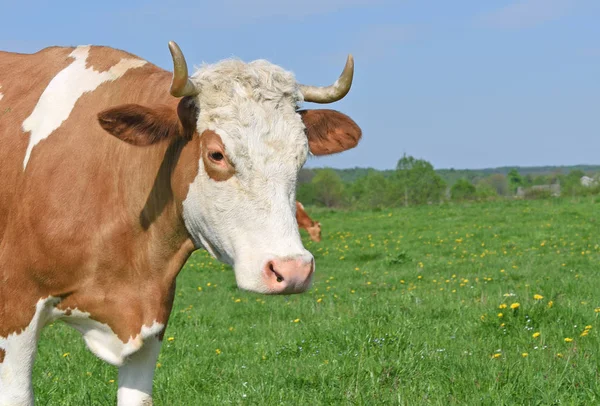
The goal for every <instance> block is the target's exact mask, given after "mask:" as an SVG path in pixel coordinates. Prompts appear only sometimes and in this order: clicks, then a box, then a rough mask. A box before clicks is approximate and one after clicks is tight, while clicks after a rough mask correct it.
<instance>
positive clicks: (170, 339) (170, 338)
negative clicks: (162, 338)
mask: <svg viewBox="0 0 600 406" xmlns="http://www.w3.org/2000/svg"><path fill="white" fill-rule="evenodd" d="M173 340H175V337H169V338H167V341H173Z"/></svg>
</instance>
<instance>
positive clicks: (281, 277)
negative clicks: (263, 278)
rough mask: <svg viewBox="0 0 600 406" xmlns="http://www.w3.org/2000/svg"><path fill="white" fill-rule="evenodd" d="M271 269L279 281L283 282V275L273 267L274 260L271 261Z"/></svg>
mask: <svg viewBox="0 0 600 406" xmlns="http://www.w3.org/2000/svg"><path fill="white" fill-rule="evenodd" d="M269 271H271V272H273V273H274V274H275V277H276V278H277V282H283V276H281V274H279V273H278V272H277V271H276V270H275V267H273V262H269Z"/></svg>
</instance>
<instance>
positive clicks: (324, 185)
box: [311, 169, 345, 207]
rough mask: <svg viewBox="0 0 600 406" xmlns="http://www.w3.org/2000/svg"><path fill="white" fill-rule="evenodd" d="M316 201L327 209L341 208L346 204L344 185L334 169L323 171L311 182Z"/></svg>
mask: <svg viewBox="0 0 600 406" xmlns="http://www.w3.org/2000/svg"><path fill="white" fill-rule="evenodd" d="M311 183H312V185H313V187H314V193H315V194H314V200H315V202H316V203H318V204H321V205H323V206H326V207H336V206H337V207H339V206H342V205H343V203H344V200H345V199H344V198H345V190H344V183H343V182H342V179H341V178H340V176H339V175H338V174H337V173H336V172H335V171H334V170H333V169H321V170H319V171H318V172H317V174H316V175H315V177H314V178H313V179H312V181H311Z"/></svg>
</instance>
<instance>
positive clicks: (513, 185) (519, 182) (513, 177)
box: [507, 168, 523, 194]
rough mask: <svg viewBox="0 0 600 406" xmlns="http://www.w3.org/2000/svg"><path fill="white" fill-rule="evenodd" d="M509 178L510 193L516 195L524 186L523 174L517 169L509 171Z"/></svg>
mask: <svg viewBox="0 0 600 406" xmlns="http://www.w3.org/2000/svg"><path fill="white" fill-rule="evenodd" d="M507 177H508V186H509V187H510V192H511V193H513V194H514V193H516V191H517V188H518V187H519V186H523V177H521V174H520V173H519V171H518V170H516V169H515V168H513V169H511V170H510V171H508V176H507Z"/></svg>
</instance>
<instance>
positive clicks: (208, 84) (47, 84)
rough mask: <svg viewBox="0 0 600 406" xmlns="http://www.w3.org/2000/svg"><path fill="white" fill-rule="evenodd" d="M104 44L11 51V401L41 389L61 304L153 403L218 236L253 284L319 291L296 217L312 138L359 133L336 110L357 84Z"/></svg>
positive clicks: (4, 272)
mask: <svg viewBox="0 0 600 406" xmlns="http://www.w3.org/2000/svg"><path fill="white" fill-rule="evenodd" d="M169 50H170V53H171V57H172V60H173V66H174V68H173V72H172V73H171V72H169V71H167V70H164V69H161V68H159V67H157V66H155V65H153V64H152V63H150V62H148V61H146V60H144V59H142V58H140V57H138V56H136V55H133V54H130V53H128V52H125V51H122V50H119V49H114V48H110V47H104V46H91V45H85V46H77V47H49V48H45V49H42V50H40V51H38V52H36V53H32V54H18V53H8V52H0V86H1V88H0V145H1V146H2V147H1V148H0V405H3V406H4V405H31V404H33V399H34V397H33V389H32V378H31V373H32V367H33V364H34V360H35V354H36V348H37V340H38V336H39V334H40V330H41V329H42V328H43V327H44V325H46V324H48V323H50V322H52V321H54V320H58V319H60V320H63V321H64V322H66V323H67V324H68V325H70V326H72V327H74V328H75V329H77V330H78V331H79V332H80V333H81V334H82V336H83V339H84V341H85V343H86V345H87V347H88V348H89V350H91V351H92V353H94V354H95V355H96V356H97V357H99V358H100V359H102V360H104V361H106V362H108V363H109V364H112V365H115V366H117V367H118V373H119V379H118V391H117V403H118V404H119V405H142V404H144V405H149V404H152V381H153V375H154V368H155V365H156V360H157V356H158V353H159V351H160V347H161V342H162V338H163V335H164V332H165V328H166V326H167V322H168V319H169V314H170V312H171V308H172V304H173V298H174V291H175V280H176V277H177V275H178V273H179V272H180V270H181V269H182V267H183V265H184V264H185V262H186V260H187V259H188V257H189V256H190V254H191V253H192V252H193V251H195V250H198V249H204V250H206V251H208V252H209V253H210V255H212V256H213V257H214V258H216V259H217V260H219V261H221V262H223V263H225V264H229V265H231V266H232V267H233V270H234V275H235V279H236V282H237V285H238V287H239V288H240V289H243V290H247V291H252V292H258V293H262V294H285V295H288V294H296V293H301V292H304V291H306V290H307V289H308V288H309V286H310V285H311V281H312V278H313V274H314V272H315V263H314V258H313V256H312V255H311V254H310V253H309V252H308V251H307V250H306V249H305V248H304V246H303V245H302V241H301V238H300V232H299V230H298V227H297V224H296V221H295V219H294V201H295V190H296V177H297V174H298V171H299V169H300V168H301V167H302V166H303V164H304V163H305V161H306V159H307V156H308V154H309V153H310V154H313V155H328V154H334V153H339V152H342V151H344V150H348V149H350V148H354V147H355V146H356V145H357V144H358V142H359V140H360V139H361V137H362V132H361V129H360V127H359V126H358V125H357V124H356V123H355V122H354V121H353V120H352V119H351V118H350V117H348V116H347V115H345V114H343V113H340V112H338V111H336V110H330V109H307V108H301V105H302V103H303V102H314V103H321V104H324V103H332V102H335V101H337V100H340V99H341V98H343V97H344V96H345V95H346V94H347V93H348V91H349V90H350V87H351V84H352V79H353V75H354V60H353V58H352V55H349V56H348V59H347V61H346V65H345V67H344V70H343V72H342V74H341V75H340V77H339V78H338V79H337V81H336V82H335V83H334V84H332V85H329V86H320V87H318V86H310V85H304V84H301V83H299V82H297V81H296V79H295V77H294V75H293V74H292V73H291V72H289V71H286V70H284V69H283V68H281V67H279V66H277V65H274V64H272V63H270V62H268V61H266V60H256V61H252V62H243V61H241V60H239V59H225V60H222V61H220V62H218V63H215V64H206V65H203V66H202V67H201V68H199V69H198V70H197V71H196V72H195V73H193V75H191V76H189V75H188V68H187V63H186V60H185V58H184V56H183V53H182V51H181V49H180V48H179V46H178V45H177V44H176V43H175V42H170V43H169Z"/></svg>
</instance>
